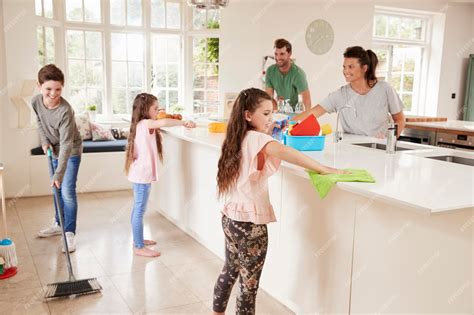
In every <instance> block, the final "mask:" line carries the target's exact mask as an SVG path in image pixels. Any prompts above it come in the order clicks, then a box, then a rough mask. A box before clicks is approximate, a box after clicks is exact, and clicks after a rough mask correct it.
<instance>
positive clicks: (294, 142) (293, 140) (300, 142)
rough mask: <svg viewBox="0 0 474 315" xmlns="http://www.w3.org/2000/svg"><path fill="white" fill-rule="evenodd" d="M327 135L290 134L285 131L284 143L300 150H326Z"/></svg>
mask: <svg viewBox="0 0 474 315" xmlns="http://www.w3.org/2000/svg"><path fill="white" fill-rule="evenodd" d="M325 140H326V137H325V136H290V135H288V134H286V133H285V136H284V137H283V142H284V144H286V145H288V146H290V147H292V148H294V149H296V150H299V151H322V150H324V142H325Z"/></svg>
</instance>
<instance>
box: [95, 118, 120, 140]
mask: <svg viewBox="0 0 474 315" xmlns="http://www.w3.org/2000/svg"><path fill="white" fill-rule="evenodd" d="M90 124H91V130H92V141H108V140H115V138H114V136H113V135H112V130H111V126H110V125H101V124H97V123H93V122H91V123H90Z"/></svg>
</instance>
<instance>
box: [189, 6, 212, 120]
mask: <svg viewBox="0 0 474 315" xmlns="http://www.w3.org/2000/svg"><path fill="white" fill-rule="evenodd" d="M203 10H206V23H208V21H209V15H208V9H203ZM187 11H188V14H187V25H188V28H189V29H188V31H187V33H186V39H185V40H186V56H185V57H186V61H187V62H185V68H186V75H185V78H186V86H187V87H188V88H187V89H186V95H185V104H186V105H185V109H186V111H188V112H190V113H193V114H194V95H193V94H194V82H193V72H194V63H193V39H194V38H195V37H197V38H206V39H207V38H219V44H220V38H221V34H220V27H219V28H218V29H210V28H202V29H193V25H194V24H193V8H192V7H189V6H187ZM206 25H207V24H206ZM206 50H207V47H206ZM220 60H221V58H220V56H219V62H217V63H216V64H217V65H218V67H219V69H220V68H221V65H220ZM206 65H207V61H206ZM218 75H219V77H220V74H219V73H218ZM219 82H220V79H219ZM206 93H207V92H205V94H206ZM217 94H218V102H219V105H218V110H217V112H216V113H215V114H218V113H219V108H220V107H221V104H220V103H221V102H220V100H219V94H220V93H219V84H218V88H217ZM198 115H199V114H198ZM203 115H209V112H205V113H203Z"/></svg>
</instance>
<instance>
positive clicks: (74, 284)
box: [44, 149, 102, 299]
mask: <svg viewBox="0 0 474 315" xmlns="http://www.w3.org/2000/svg"><path fill="white" fill-rule="evenodd" d="M48 160H49V173H50V175H51V177H53V174H54V166H53V158H52V153H51V149H48ZM53 195H54V201H55V202H54V206H55V207H56V210H57V211H58V214H59V224H60V225H61V232H62V234H63V246H64V250H65V254H66V263H67V269H68V273H69V280H68V281H64V282H56V283H51V284H48V286H47V287H46V293H45V296H44V297H45V299H51V298H60V297H67V296H75V295H81V294H90V293H98V292H100V290H102V287H101V286H100V284H99V282H98V281H97V279H96V278H91V279H83V280H76V277H75V276H74V273H73V271H72V265H71V257H70V255H69V248H68V246H67V240H66V232H65V231H64V220H63V218H64V212H63V207H62V206H61V204H60V203H59V192H58V189H57V188H56V186H55V185H53Z"/></svg>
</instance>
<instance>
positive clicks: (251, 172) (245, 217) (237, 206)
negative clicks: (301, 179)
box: [222, 131, 281, 224]
mask: <svg viewBox="0 0 474 315" xmlns="http://www.w3.org/2000/svg"><path fill="white" fill-rule="evenodd" d="M270 141H275V139H273V138H272V137H270V136H269V135H267V134H264V133H261V132H257V131H248V132H247V135H246V136H245V138H244V140H243V141H242V160H241V162H240V175H239V178H238V179H237V183H236V185H235V186H234V188H233V189H232V191H231V192H230V193H229V198H228V200H227V202H226V204H225V205H224V209H223V210H222V214H224V215H225V216H226V217H228V218H230V219H232V220H234V221H240V222H252V223H255V224H267V223H270V222H275V221H276V218H275V213H274V212H273V207H272V205H271V204H270V195H269V193H268V177H270V176H271V175H273V174H274V173H275V172H276V171H278V168H279V167H280V163H281V160H280V159H277V158H274V157H270V156H263V159H264V164H263V168H262V169H261V170H258V169H257V165H258V154H259V153H260V151H261V150H262V149H263V147H264V146H265V145H266V144H267V143H268V142H270ZM261 154H263V153H261Z"/></svg>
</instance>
